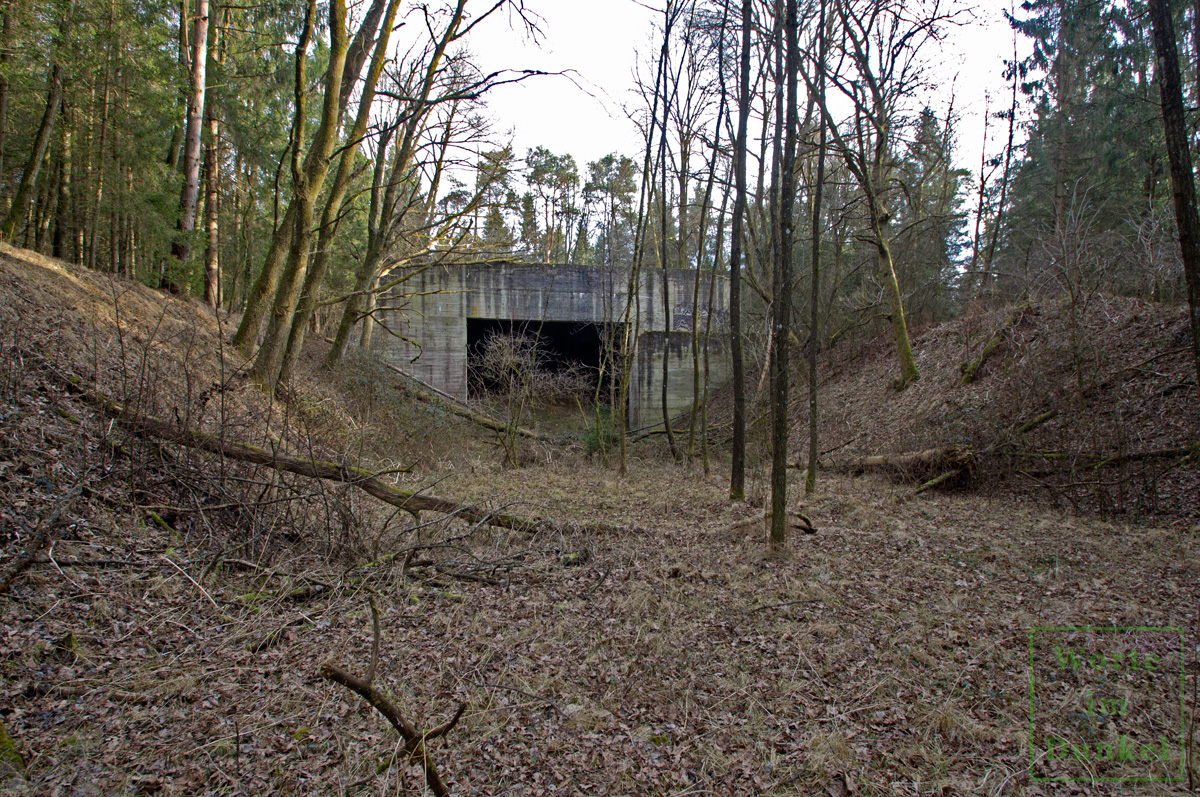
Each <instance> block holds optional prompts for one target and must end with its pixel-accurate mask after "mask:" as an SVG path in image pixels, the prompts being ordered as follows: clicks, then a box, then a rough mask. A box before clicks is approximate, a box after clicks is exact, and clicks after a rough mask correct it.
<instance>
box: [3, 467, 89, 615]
mask: <svg viewBox="0 0 1200 797" xmlns="http://www.w3.org/2000/svg"><path fill="white" fill-rule="evenodd" d="M82 492H83V483H82V482H80V483H79V484H77V485H75V486H74V487H73V488H71V490H70V492H68V493H67V495H66V497H65V498H64V499H63V500H62V501H60V502H59V503H58V504H57V505H56V506H55V507H54V509H53V510H52V511H51V512H50V514H49V515H48V516H46V517H45V518H43V519H42V520H39V521H38V524H37V526H35V527H34V530H33V535H32V537H31V538H30V540H29V543H28V544H27V545H26V546H25V550H23V551H21V553H20V555H19V556H17V558H16V559H14V560H13V562H12V564H11V565H9V567H8V570H6V571H5V572H4V575H3V576H2V577H0V594H3V593H4V591H5V590H6V589H8V587H9V585H10V584H12V583H13V582H14V581H16V580H17V576H19V575H21V573H23V572H25V568H27V567H29V566H30V565H31V564H33V561H34V557H36V556H37V555H38V553H39V552H40V551H41V550H42V549H43V548H45V547H46V543H48V542H49V541H50V532H52V531H54V529H57V528H59V527H60V526H67V525H70V524H69V522H67V521H65V520H64V519H63V517H62V516H63V513H64V512H66V511H67V510H68V509H70V507H71V504H73V503H75V499H76V498H78V497H79V495H80V493H82Z"/></svg>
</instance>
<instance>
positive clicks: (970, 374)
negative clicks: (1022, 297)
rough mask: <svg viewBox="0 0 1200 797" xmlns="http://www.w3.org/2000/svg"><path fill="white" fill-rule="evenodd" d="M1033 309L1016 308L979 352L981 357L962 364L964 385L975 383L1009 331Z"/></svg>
mask: <svg viewBox="0 0 1200 797" xmlns="http://www.w3.org/2000/svg"><path fill="white" fill-rule="evenodd" d="M1031 307H1032V305H1029V304H1022V305H1019V306H1018V307H1016V308H1014V309H1013V311H1012V313H1010V314H1009V316H1008V318H1007V319H1005V321H1004V326H1002V327H1001V328H1000V329H999V330H997V331H996V333H995V334H994V335H992V336H991V337H990V338H989V339H988V342H987V343H985V344H983V350H982V351H981V352H979V356H978V357H976V358H975V359H974V360H971V361H970V362H969V363H963V364H962V369H961V370H962V383H963V384H964V385H969V384H971V383H972V382H974V381H975V377H976V376H978V374H979V369H980V368H982V367H983V364H984V363H985V362H987V359H988V357H990V356H991V354H992V352H994V351H995V350H996V349H998V348H1000V344H1001V343H1003V342H1004V338H1005V336H1007V335H1008V333H1009V331H1010V330H1011V329H1012V328H1013V327H1015V326H1016V325H1017V324H1019V323H1021V319H1022V318H1024V317H1025V313H1026V312H1028V311H1029V310H1030V309H1031Z"/></svg>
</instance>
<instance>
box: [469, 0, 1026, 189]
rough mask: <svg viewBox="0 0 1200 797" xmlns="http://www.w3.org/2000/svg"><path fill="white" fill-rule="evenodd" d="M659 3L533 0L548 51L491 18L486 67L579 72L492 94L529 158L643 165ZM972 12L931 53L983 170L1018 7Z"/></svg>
mask: <svg viewBox="0 0 1200 797" xmlns="http://www.w3.org/2000/svg"><path fill="white" fill-rule="evenodd" d="M656 2H657V3H661V0H648V2H647V3H646V4H645V5H643V4H641V3H639V2H635V0H525V6H526V8H527V9H529V10H530V11H532V12H533V13H534V14H536V15H537V16H539V17H540V18H541V21H540V25H541V28H542V32H543V38H542V41H541V43H540V45H538V44H534V43H533V42H531V41H529V40H528V39H526V38H525V37H524V35H523V33H522V32H521V31H520V29H516V30H514V29H513V28H510V27H509V25H508V23H507V22H506V21H505V20H504V19H501V18H498V19H494V20H488V21H487V22H486V23H485V24H484V25H482V26H480V28H479V29H477V30H476V31H474V32H473V33H472V37H471V41H470V49H471V51H472V52H473V53H474V54H475V55H476V57H477V59H478V61H479V65H480V66H481V67H482V68H483V69H485V70H492V69H500V68H506V67H507V68H514V69H538V70H543V71H547V72H562V71H568V70H570V71H571V72H572V74H571V75H570V77H556V76H546V77H534V78H531V79H529V80H527V81H525V82H524V83H521V84H518V85H513V86H503V87H500V88H498V89H496V90H494V91H493V92H490V93H489V95H488V106H489V110H490V115H491V116H492V117H493V118H494V119H496V121H497V128H496V129H497V131H498V132H503V131H506V130H508V129H512V131H513V134H514V135H513V145H514V150H515V153H516V154H517V155H518V156H519V157H523V156H524V155H525V152H526V150H527V149H529V148H531V147H534V146H538V145H541V146H544V147H546V148H547V149H549V150H550V151H551V152H554V153H555V154H564V153H570V154H571V155H573V156H574V158H575V161H576V163H577V165H578V167H579V171H580V174H581V176H582V175H584V174H585V173H586V171H585V170H586V165H587V163H588V162H589V161H593V160H596V159H598V158H600V157H602V156H604V155H606V154H608V153H610V152H618V153H620V154H623V155H628V156H630V157H633V158H634V159H635V160H639V161H640V158H639V152H640V150H641V147H642V141H641V139H640V136H639V135H638V133H637V130H636V128H635V127H634V125H633V124H632V123H631V122H630V121H629V119H628V118H627V117H626V115H625V113H624V111H623V106H629V105H630V104H632V103H635V102H636V98H635V96H634V94H633V93H632V86H633V74H634V69H635V65H636V64H637V62H638V59H639V58H642V59H643V60H644V56H645V54H646V53H647V52H650V51H651V50H652V49H653V48H654V47H655V44H654V43H653V42H651V40H650V36H651V33H652V28H651V25H652V21H653V20H656V19H658V18H661V11H659V12H657V13H656V12H655V11H653V10H651V9H650V8H647V6H653V5H655V4H656ZM962 7H963V8H966V9H968V11H967V13H965V14H964V15H963V16H962V18H961V19H962V24H961V25H960V26H958V27H956V28H951V29H950V30H949V31H948V35H947V41H946V43H945V46H944V48H943V50H942V51H941V52H936V51H933V50H931V51H930V52H929V53H928V56H929V57H930V60H931V62H932V68H933V69H934V70H935V74H936V75H937V76H938V78H939V80H938V82H939V83H940V84H941V89H940V90H939V91H938V92H936V93H935V95H934V96H932V97H930V98H929V100H928V101H929V102H930V104H931V105H933V106H934V107H935V109H936V110H937V111H938V113H939V114H944V113H945V110H946V106H947V105H948V102H949V99H950V96H951V91H952V90H953V95H954V110H955V115H956V116H957V117H958V129H957V145H958V157H957V158H956V160H957V165H959V166H962V167H963V168H966V169H968V170H969V171H970V172H971V173H972V174H976V173H977V172H978V169H979V161H980V147H981V144H982V135H983V113H984V105H985V96H988V95H990V97H991V106H990V111H991V112H993V113H994V112H995V111H998V110H1002V109H1006V108H1007V107H1008V102H1009V95H1008V93H1007V91H1006V88H1005V84H1004V82H1003V80H1002V79H1001V77H1000V73H1001V69H1002V67H1003V64H1002V59H1004V58H1011V56H1012V32H1011V30H1010V28H1009V26H1008V24H1007V22H1005V20H1004V17H1003V13H1002V11H1003V10H1004V9H1007V8H1010V4H1009V3H1008V2H1004V0H983V2H976V3H971V4H969V5H963V6H962ZM1020 46H1021V48H1022V57H1024V55H1025V53H1026V51H1027V49H1028V47H1027V45H1025V44H1024V43H1023V42H1022V43H1021V45H1020ZM643 69H645V67H644V66H643ZM1018 118H1020V117H1018ZM1005 125H1006V123H1005V122H1003V121H1001V120H997V119H994V118H993V119H992V120H991V122H990V124H989V129H988V133H989V138H990V139H991V141H992V143H991V144H990V145H989V147H988V151H989V154H994V153H996V152H998V151H999V148H1000V147H1001V146H1002V144H1003V136H1004V135H1006V133H1007V128H1006V127H1005Z"/></svg>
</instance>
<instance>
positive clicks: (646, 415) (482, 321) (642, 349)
mask: <svg viewBox="0 0 1200 797" xmlns="http://www.w3.org/2000/svg"><path fill="white" fill-rule="evenodd" d="M697 276H699V278H700V285H699V314H698V316H695V317H694V314H693V310H692V308H693V299H694V296H695V291H696V288H697V286H696V279H697ZM630 287H633V289H634V291H633V292H632V293H630V291H629V288H630ZM728 288H729V281H728V279H727V278H725V277H723V276H721V275H717V276H716V278H715V279H714V278H713V275H712V274H710V273H708V272H700V273H699V274H698V273H697V272H696V271H694V270H691V269H670V270H668V271H667V273H666V274H665V276H664V273H663V272H662V270H660V269H648V270H646V271H643V272H642V273H641V275H640V276H639V277H638V278H637V279H636V280H635V281H634V282H633V284H632V286H631V285H630V279H629V273H628V272H627V271H625V270H624V269H619V268H618V269H609V268H603V267H599V266H573V265H561V264H534V263H487V264H470V265H458V266H449V265H448V266H440V267H436V268H430V269H426V270H423V271H421V272H420V273H419V274H416V275H414V277H413V278H412V279H411V280H409V281H407V282H404V283H403V284H401V285H399V286H398V287H397V288H395V289H394V290H395V293H396V295H395V296H393V297H391V299H389V300H387V301H385V302H383V303H382V304H384V305H385V306H387V307H390V308H395V309H388V310H384V311H382V315H383V322H384V323H385V324H386V325H387V326H388V328H389V329H391V330H393V331H395V332H396V333H397V334H398V335H399V337H395V336H391V335H382V336H381V337H380V338H379V339H380V340H381V341H382V342H383V351H382V353H383V355H384V356H385V357H386V358H387V359H389V360H390V361H391V362H392V363H394V364H395V365H396V366H398V367H399V368H400V369H402V370H403V371H405V372H406V373H409V374H411V375H412V376H414V377H416V378H417V379H420V380H422V381H424V382H426V383H428V384H430V385H433V386H434V387H436V388H437V389H438V390H441V391H443V392H444V393H447V394H449V395H451V396H453V397H455V398H457V399H461V400H464V401H465V400H467V399H468V398H469V397H470V394H471V390H470V377H469V370H470V369H469V360H470V358H471V354H472V347H473V346H474V345H477V344H476V341H478V340H480V339H481V337H482V336H483V335H485V334H486V333H487V332H488V331H499V330H513V329H522V328H523V329H526V330H532V329H538V328H540V330H541V333H542V335H543V336H544V337H545V338H546V339H547V341H548V344H552V345H553V346H554V348H555V351H556V352H557V353H558V354H559V355H561V357H562V358H563V359H562V361H563V362H567V361H570V360H571V359H572V358H578V361H579V362H582V363H584V364H585V365H587V364H588V363H595V364H598V362H599V351H600V349H599V345H597V341H598V339H600V338H601V337H602V333H603V330H605V329H609V330H613V329H617V328H618V327H617V326H616V325H617V324H619V323H621V322H625V321H628V323H629V325H630V326H631V330H630V332H631V335H632V339H631V343H632V345H633V351H632V355H633V358H634V361H633V362H632V363H631V366H632V367H631V369H630V373H629V384H628V385H626V388H627V396H628V416H627V420H628V423H629V426H630V428H633V429H638V428H652V427H654V426H661V425H662V417H663V413H662V387H663V365H664V360H665V361H666V363H665V364H666V370H667V374H668V377H667V378H668V379H669V384H668V386H667V408H668V412H669V413H671V414H673V415H677V414H682V413H684V412H687V411H688V410H689V409H690V408H691V404H692V329H693V325H695V327H696V329H697V330H698V331H699V335H698V342H699V344H700V346H701V348H703V347H705V346H706V345H707V350H708V355H709V356H708V362H709V366H710V370H709V372H708V380H707V382H706V383H704V384H703V385H702V389H704V390H706V391H711V390H713V389H715V388H716V387H719V386H720V385H723V384H724V383H725V382H726V381H727V380H728V377H729V372H730V365H729V355H728V347H727V342H728V338H729V325H728V315H727V310H728V307H729V293H728ZM664 292H666V294H667V298H668V299H669V305H670V308H671V312H670V315H669V316H668V315H667V314H666V313H664V311H663V308H664V301H663V297H664ZM710 294H711V295H710ZM710 319H711V323H710ZM706 329H707V330H708V331H709V333H710V334H709V335H708V336H707V337H706V336H705V335H704V330H706ZM605 392H607V391H605Z"/></svg>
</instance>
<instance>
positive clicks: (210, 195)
mask: <svg viewBox="0 0 1200 797" xmlns="http://www.w3.org/2000/svg"><path fill="white" fill-rule="evenodd" d="M204 116H205V118H206V120H207V122H208V125H207V127H208V145H207V146H206V147H205V148H204V231H205V238H206V239H207V242H206V246H205V249H204V303H205V304H207V305H208V306H209V307H211V308H213V309H214V310H215V309H217V308H218V307H220V306H221V259H220V257H221V256H220V250H221V230H220V211H221V192H220V168H221V166H220V164H221V158H220V155H221V153H220V148H219V147H220V136H221V130H220V126H219V125H218V123H217V117H216V114H214V113H213V109H212V104H211V103H209V105H208V107H207V108H205V109H204Z"/></svg>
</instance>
